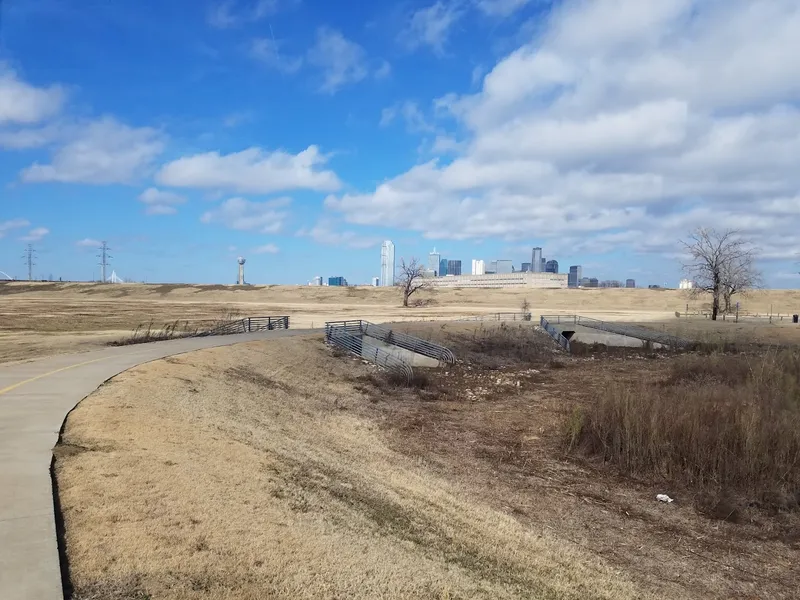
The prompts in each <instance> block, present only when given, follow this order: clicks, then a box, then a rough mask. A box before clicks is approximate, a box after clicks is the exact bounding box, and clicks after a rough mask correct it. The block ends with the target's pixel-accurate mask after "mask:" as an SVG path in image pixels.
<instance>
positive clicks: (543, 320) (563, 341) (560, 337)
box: [539, 315, 571, 352]
mask: <svg viewBox="0 0 800 600" xmlns="http://www.w3.org/2000/svg"><path fill="white" fill-rule="evenodd" d="M550 318H551V317H547V316H544V315H542V316H541V317H539V325H540V326H541V328H542V329H544V330H545V331H546V332H547V334H548V335H549V336H550V337H551V338H553V339H554V340H555V341H556V342H558V345H559V346H561V347H562V348H564V350H566V351H567V352H570V351H571V350H570V346H569V340H568V339H567V338H566V337H564V334H562V333H561V332H560V331H559V330H558V329H556V328H555V327H553V325H552V324H551V323H550V321H549V319H550Z"/></svg>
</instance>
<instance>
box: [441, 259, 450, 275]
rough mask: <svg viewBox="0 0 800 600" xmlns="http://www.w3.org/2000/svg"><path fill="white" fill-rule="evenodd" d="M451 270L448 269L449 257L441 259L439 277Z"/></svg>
mask: <svg viewBox="0 0 800 600" xmlns="http://www.w3.org/2000/svg"><path fill="white" fill-rule="evenodd" d="M448 272H449V271H448V270H447V259H446V258H443V259H442V260H440V261H439V277H444V276H445V275H447V273H448Z"/></svg>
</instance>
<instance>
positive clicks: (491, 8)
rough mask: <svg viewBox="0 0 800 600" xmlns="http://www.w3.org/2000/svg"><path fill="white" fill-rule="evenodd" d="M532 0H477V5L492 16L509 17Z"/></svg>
mask: <svg viewBox="0 0 800 600" xmlns="http://www.w3.org/2000/svg"><path fill="white" fill-rule="evenodd" d="M528 2H530V0H475V6H477V7H478V9H479V10H481V11H482V12H483V13H485V14H487V15H489V16H492V17H507V16H509V15H511V14H513V13H515V12H517V11H518V10H519V9H521V8H522V7H523V6H525V5H526V4H528Z"/></svg>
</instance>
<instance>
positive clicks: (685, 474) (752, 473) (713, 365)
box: [568, 350, 800, 511]
mask: <svg viewBox="0 0 800 600" xmlns="http://www.w3.org/2000/svg"><path fill="white" fill-rule="evenodd" d="M578 410H579V412H578V413H577V414H575V415H573V416H572V417H571V418H570V421H569V426H568V437H569V446H570V448H571V449H575V448H580V449H581V450H583V451H584V452H585V453H587V454H589V455H594V456H598V457H599V458H601V459H602V460H603V461H605V462H608V463H611V464H613V465H615V466H616V467H617V468H618V469H619V470H620V471H621V472H622V473H624V474H626V475H631V476H636V477H646V478H649V479H654V480H656V481H663V482H667V483H669V484H671V485H678V486H680V487H682V488H688V489H690V490H692V491H694V492H703V491H707V492H711V493H712V494H716V495H717V496H719V497H726V498H732V497H734V496H736V497H738V498H740V501H741V508H746V507H748V506H750V507H764V508H767V509H768V510H773V511H774V510H796V509H797V508H798V507H799V506H800V353H799V352H797V351H782V352H779V351H775V350H771V351H766V352H763V353H760V354H757V355H744V354H739V355H723V354H714V355H710V356H703V355H690V356H683V357H680V358H677V359H675V360H674V361H672V362H671V369H670V371H669V374H668V377H667V378H666V380H665V381H648V380H647V379H646V378H642V379H641V380H640V381H636V382H633V383H618V384H613V385H610V386H608V387H607V388H605V389H604V390H602V391H600V392H599V393H598V394H597V397H596V399H595V401H594V403H593V405H591V407H590V408H588V409H587V410H585V411H581V410H580V409H578Z"/></svg>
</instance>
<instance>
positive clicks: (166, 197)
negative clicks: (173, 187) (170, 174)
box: [139, 187, 186, 215]
mask: <svg viewBox="0 0 800 600" xmlns="http://www.w3.org/2000/svg"><path fill="white" fill-rule="evenodd" d="M139 201H140V202H144V203H145V205H146V208H145V211H144V212H145V214H148V215H174V214H175V213H176V212H178V209H177V206H178V205H179V204H183V203H184V202H186V197H185V196H181V195H180V194H176V193H174V192H165V191H163V190H159V189H157V188H154V187H151V188H147V189H146V190H145V191H143V192H142V193H141V194H139Z"/></svg>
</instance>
